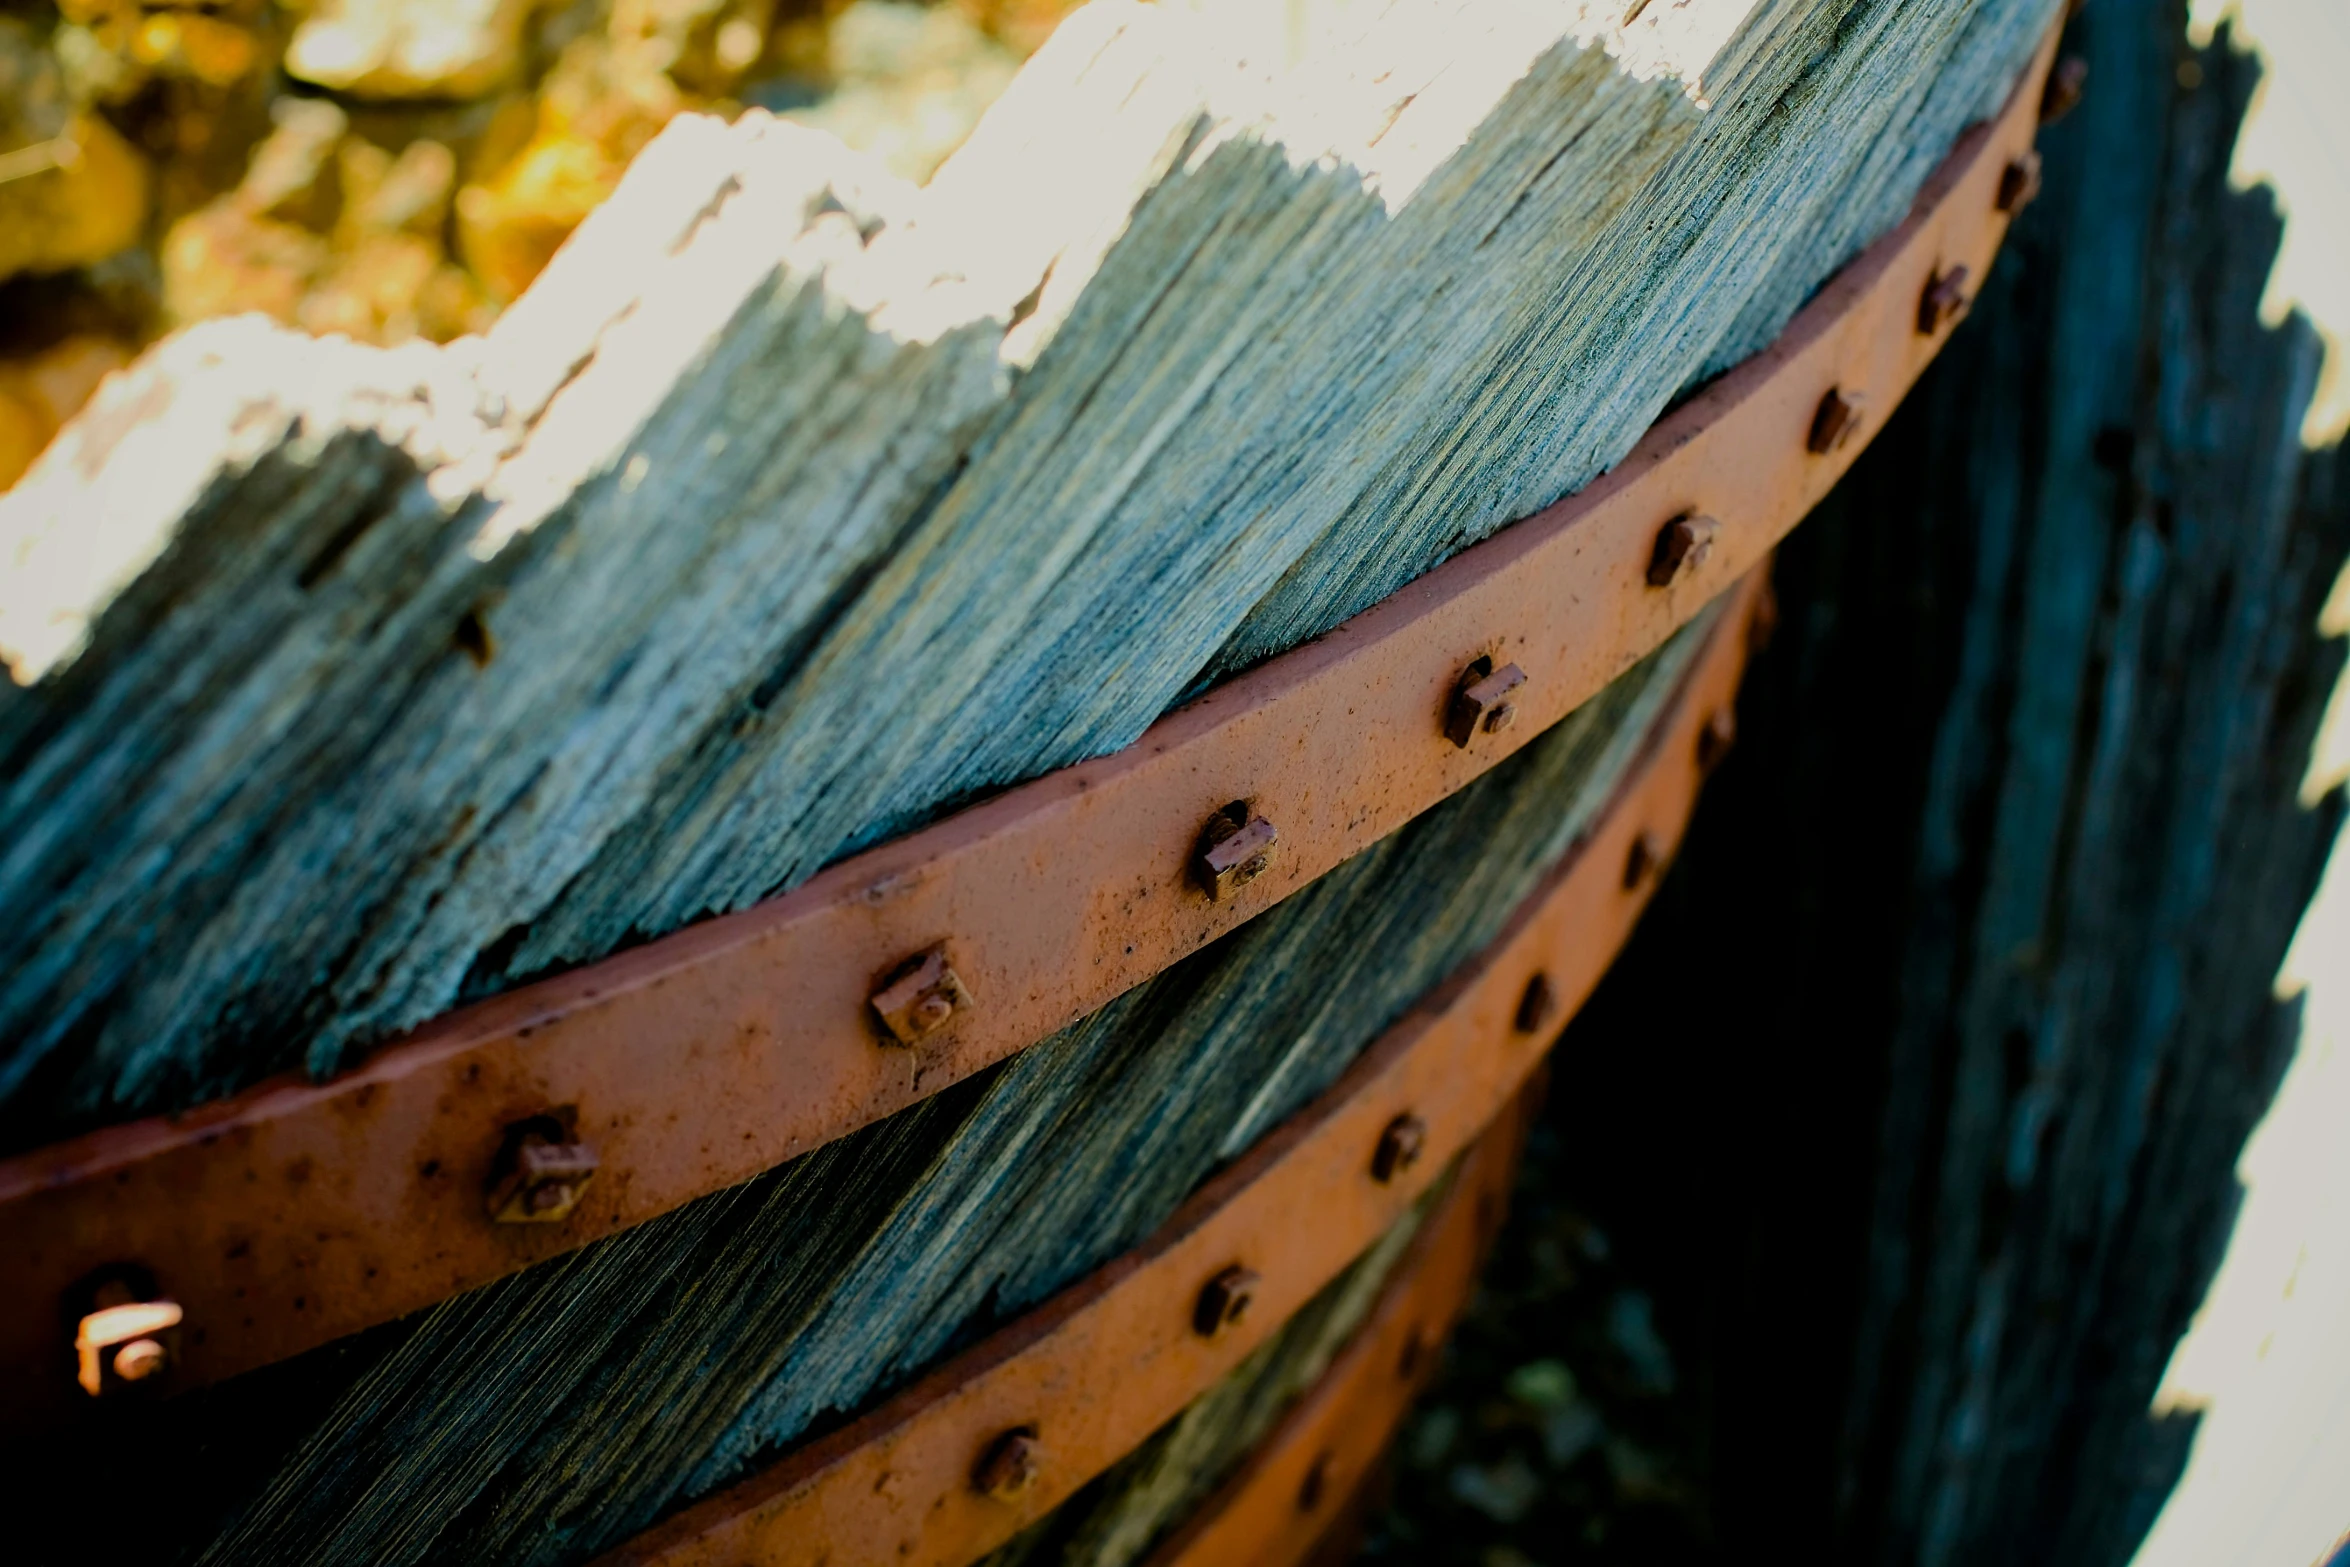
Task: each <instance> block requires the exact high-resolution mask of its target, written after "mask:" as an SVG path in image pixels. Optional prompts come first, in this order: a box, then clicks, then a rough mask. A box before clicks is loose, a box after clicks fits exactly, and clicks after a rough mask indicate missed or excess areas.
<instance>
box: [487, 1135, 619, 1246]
mask: <svg viewBox="0 0 2350 1567" xmlns="http://www.w3.org/2000/svg"><path fill="white" fill-rule="evenodd" d="M500 1163H501V1168H500V1169H499V1171H498V1174H497V1176H496V1178H494V1179H493V1180H492V1181H491V1182H490V1190H489V1198H488V1207H489V1211H490V1217H491V1218H492V1219H494V1220H496V1221H497V1222H498V1223H500V1224H560V1223H562V1222H563V1221H564V1220H565V1219H568V1218H570V1217H571V1210H572V1209H574V1208H576V1207H578V1206H579V1200H580V1198H582V1197H584V1196H586V1195H587V1189H588V1182H590V1181H592V1180H594V1179H595V1176H596V1164H597V1161H596V1151H595V1150H594V1149H593V1148H591V1147H589V1146H588V1145H587V1144H586V1143H557V1142H550V1141H548V1140H547V1139H546V1138H545V1137H543V1136H541V1135H539V1134H538V1133H536V1132H532V1133H526V1134H525V1135H524V1136H523V1137H522V1139H521V1141H520V1142H519V1143H517V1144H516V1145H515V1147H514V1149H513V1150H512V1152H510V1153H509V1154H507V1155H506V1156H505V1157H504V1159H502V1160H501V1161H500Z"/></svg>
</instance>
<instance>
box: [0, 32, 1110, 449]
mask: <svg viewBox="0 0 2350 1567" xmlns="http://www.w3.org/2000/svg"><path fill="white" fill-rule="evenodd" d="M1076 3H1077V0H933V3H929V4H916V3H911V0H854V3H851V0H57V3H54V4H50V3H39V4H28V3H24V0H0V487H5V486H7V485H8V484H10V483H13V482H14V481H15V479H16V477H17V476H18V475H19V474H21V473H22V472H23V471H24V470H25V468H26V467H28V466H29V465H30V464H31V462H32V461H33V459H34V458H35V457H36V456H37V455H38V454H39V453H40V451H41V449H42V448H43V447H44V446H45V445H47V443H48V441H49V438H50V437H51V436H52V435H53V434H54V433H55V432H56V430H57V428H58V426H59V425H61V424H62V423H64V421H65V420H66V419H67V418H69V417H71V415H72V414H73V412H74V411H75V410H76V409H77V408H79V407H80V406H81V405H82V403H83V402H84V400H86V399H87V398H88V396H89V395H90V393H91V391H92V390H93V389H95V387H96V386H97V383H98V382H99V380H100V379H101V378H103V377H104V376H105V374H106V373H107V372H108V371H109V370H112V369H114V368H116V367H118V366H120V365H122V364H125V363H127V362H128V361H129V360H130V358H131V357H132V356H133V355H135V354H136V353H137V352H138V350H139V348H140V347H142V346H143V345H144V344H145V343H147V342H149V341H151V340H153V339H154V338H155V337H157V336H159V335H161V334H162V333H164V332H167V331H169V330H170V329H172V328H173V327H177V326H182V325H185V324H187V323H189V322H192V321H198V320H202V319H205V318H207V317H212V316H220V315H230V314H235V313H238V312H243V311H259V312H261V313H263V314H265V315H268V316H271V317H274V318H275V319H277V320H279V321H282V322H284V323H286V324H287V325H290V326H298V327H301V328H304V329H305V330H308V331H312V332H318V333H322V334H323V333H341V334H344V335H346V336H349V337H352V338H355V339H358V340H361V341H365V342H372V343H383V344H391V343H398V342H403V341H406V340H409V339H412V338H419V337H421V338H429V339H432V340H434V341H442V342H445V341H447V340H449V339H450V338H454V337H457V336H460V335H462V334H465V333H468V332H477V331H480V330H481V329H482V328H483V327H484V326H486V325H487V324H488V323H489V322H490V321H491V320H492V319H493V318H494V317H495V316H496V314H497V312H498V310H499V309H500V308H501V307H503V306H504V305H505V304H507V303H508V302H509V301H511V300H512V299H513V298H514V297H515V296H516V295H517V294H519V293H521V291H522V290H523V289H524V288H525V287H527V286H528V285H529V283H530V280H531V279H532V278H533V277H535V276H536V275H537V273H538V271H539V269H540V268H541V267H542V266H544V265H545V264H546V261H547V258H548V257H549V256H551V255H552V254H553V253H554V251H555V249H556V247H558V246H559V245H561V244H562V243H563V240H564V238H565V237H566V236H567V235H569V234H570V232H571V230H572V228H573V227H574V226H575V225H577V224H578V222H579V221H580V219H581V218H583V217H584V216H586V214H587V212H588V211H589V209H590V208H592V207H594V206H595V204H596V203H597V202H599V201H601V200H602V199H603V198H604V196H605V195H607V194H608V193H609V192H610V191H611V189H612V187H613V186H614V184H616V183H617V182H618V180H619V178H620V175H621V172H622V170H624V169H625V168H626V167H627V166H628V163H629V160H630V159H631V158H633V157H634V156H635V155H636V153H637V151H638V149H639V148H641V147H642V146H644V144H645V143H646V142H647V141H649V140H651V139H652V137H653V136H654V134H655V133H656V132H658V131H659V130H660V129H661V127H662V126H663V125H665V124H667V123H668V122H669V120H670V119H672V118H673V117H675V116H676V115H678V114H680V113H684V112H686V111H688V110H704V111H709V112H713V113H717V114H722V115H729V116H731V115H733V114H735V113H738V112H739V111H740V110H741V109H742V108H744V107H745V106H752V105H755V106H758V107H762V108H765V109H768V110H771V111H773V112H776V113H778V114H782V115H785V116H787V117H789V118H792V119H796V120H801V121H804V122H806V123H809V124H812V125H819V126H822V127H823V128H825V129H828V130H831V131H833V132H835V133H837V134H838V135H840V136H841V137H842V139H844V140H845V141H847V142H848V143H849V144H850V145H851V146H855V147H858V148H861V149H863V150H866V151H868V152H871V153H872V154H874V155H875V156H877V157H879V158H881V159H882V160H883V161H885V162H886V163H888V164H889V165H890V167H891V168H893V169H894V170H895V171H896V172H898V173H900V174H902V175H905V176H906V177H908V178H910V179H914V180H921V179H924V178H927V177H928V175H929V174H930V172H931V170H932V169H934V168H935V167H936V166H937V165H938V163H939V162H940V161H941V160H942V159H944V158H945V157H946V155H947V154H948V153H949V152H951V151H952V150H953V149H954V148H955V147H956V146H957V145H958V144H959V143H960V142H961V141H962V139H963V137H964V136H965V135H966V134H967V133H968V131H969V130H970V128H971V126H972V124H973V122H974V121H976V120H977V119H978V117H979V115H980V113H981V112H982V111H983V110H984V109H985V108H986V107H987V105H988V104H989V103H990V102H991V101H993V99H994V98H995V96H996V94H997V93H999V92H1001V91H1002V90H1003V87H1004V85H1005V84H1006V83H1007V82H1008V81H1009V80H1010V79H1011V76H1012V73H1013V72H1014V71H1015V70H1017V69H1018V67H1019V64H1020V62H1021V61H1022V60H1023V59H1025V58H1026V57H1027V55H1028V54H1029V52H1031V51H1032V50H1034V49H1035V48H1036V46H1037V45H1038V44H1040V43H1042V42H1043V40H1044V38H1045V36H1046V35H1047V34H1049V33H1050V32H1051V30H1052V28H1053V26H1054V24H1055V23H1057V22H1058V21H1059V20H1060V18H1061V16H1062V15H1063V14H1064V13H1066V12H1067V11H1069V10H1072V9H1074V8H1075V5H1076Z"/></svg>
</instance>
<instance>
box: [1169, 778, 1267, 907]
mask: <svg viewBox="0 0 2350 1567" xmlns="http://www.w3.org/2000/svg"><path fill="white" fill-rule="evenodd" d="M1280 841H1281V835H1280V834H1279V833H1277V832H1275V831H1274V830H1273V824H1272V823H1271V822H1269V821H1267V820H1265V818H1264V817H1262V816H1260V815H1258V814H1257V812H1256V811H1255V809H1254V808H1253V807H1251V806H1250V805H1249V803H1248V802H1247V801H1246V800H1235V801H1233V802H1232V803H1231V804H1230V805H1227V806H1225V807H1224V808H1223V809H1222V810H1220V811H1218V812H1217V813H1216V814H1215V815H1213V816H1211V817H1209V818H1208V822H1207V825H1206V826H1205V827H1203V828H1201V829H1200V835H1199V848H1198V849H1197V851H1195V852H1194V854H1193V855H1192V862H1191V867H1192V875H1193V877H1194V878H1195V879H1196V880H1197V881H1198V882H1199V884H1200V886H1201V887H1202V888H1203V889H1204V890H1205V891H1206V892H1207V895H1208V896H1209V897H1211V898H1214V899H1215V900H1216V901H1217V902H1219V903H1221V902H1222V901H1223V900H1224V899H1226V898H1229V897H1230V896H1232V894H1234V893H1235V892H1238V891H1239V890H1240V889H1241V888H1243V887H1245V886H1247V885H1248V884H1249V883H1250V882H1252V881H1255V880H1256V879H1257V878H1258V877H1259V876H1262V875H1264V874H1265V872H1266V871H1267V870H1268V869H1270V868H1271V866H1272V864H1273V846H1274V845H1275V844H1277V843H1279V842H1280Z"/></svg>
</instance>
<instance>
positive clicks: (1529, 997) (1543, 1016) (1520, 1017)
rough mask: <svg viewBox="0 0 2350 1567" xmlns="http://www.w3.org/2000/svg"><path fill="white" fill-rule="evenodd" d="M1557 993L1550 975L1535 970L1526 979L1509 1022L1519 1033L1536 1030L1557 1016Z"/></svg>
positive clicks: (1528, 1032)
mask: <svg viewBox="0 0 2350 1567" xmlns="http://www.w3.org/2000/svg"><path fill="white" fill-rule="evenodd" d="M1558 1010H1559V993H1558V991H1557V989H1556V988H1555V987H1553V986H1552V984H1551V982H1550V976H1549V975H1548V974H1545V973H1543V972H1541V971H1540V970H1536V971H1535V974H1534V977H1533V978H1531V979H1529V980H1527V981H1526V989H1525V991H1524V992H1523V993H1522V994H1520V995H1519V997H1518V1010H1517V1012H1516V1014H1515V1015H1513V1016H1512V1017H1511V1018H1510V1024H1511V1026H1512V1027H1514V1028H1515V1029H1517V1031H1518V1032H1519V1033H1521V1034H1532V1033H1536V1032H1538V1031H1539V1030H1540V1029H1541V1028H1542V1027H1543V1025H1545V1024H1547V1023H1548V1022H1549V1021H1550V1020H1551V1019H1552V1018H1554V1017H1557V1016H1558Z"/></svg>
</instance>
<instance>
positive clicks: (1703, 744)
mask: <svg viewBox="0 0 2350 1567" xmlns="http://www.w3.org/2000/svg"><path fill="white" fill-rule="evenodd" d="M1737 743H1738V712H1737V709H1735V708H1732V707H1727V706H1725V707H1717V708H1715V709H1714V710H1713V714H1712V716H1710V717H1709V718H1707V719H1706V721H1705V727H1704V728H1702V729H1700V730H1698V731H1697V770H1698V771H1699V772H1701V773H1710V772H1712V771H1713V770H1714V769H1715V768H1717V767H1719V766H1721V765H1722V758H1723V757H1725V756H1728V755H1729V754H1730V747H1731V746H1733V745H1735V744H1737Z"/></svg>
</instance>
